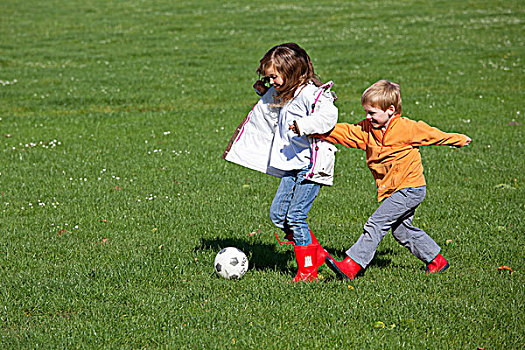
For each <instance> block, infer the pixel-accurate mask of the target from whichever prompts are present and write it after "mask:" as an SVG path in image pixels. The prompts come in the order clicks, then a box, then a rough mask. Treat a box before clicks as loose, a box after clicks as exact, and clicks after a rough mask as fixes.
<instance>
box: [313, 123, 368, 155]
mask: <svg viewBox="0 0 525 350" xmlns="http://www.w3.org/2000/svg"><path fill="white" fill-rule="evenodd" d="M363 124H364V120H362V121H361V122H359V123H357V124H348V123H337V124H336V125H335V127H334V128H333V129H332V131H330V132H328V133H326V134H323V135H314V136H315V137H317V138H320V139H322V140H325V141H328V142H331V143H338V144H340V145H343V146H346V147H351V148H360V149H363V150H364V149H365V148H366V144H365V141H364V140H365V138H364V137H365V131H364V130H363Z"/></svg>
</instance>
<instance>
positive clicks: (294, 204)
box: [270, 167, 321, 245]
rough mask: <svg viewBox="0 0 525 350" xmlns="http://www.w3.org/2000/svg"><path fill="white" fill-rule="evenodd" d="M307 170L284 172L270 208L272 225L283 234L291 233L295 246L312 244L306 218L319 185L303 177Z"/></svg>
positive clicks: (317, 192)
mask: <svg viewBox="0 0 525 350" xmlns="http://www.w3.org/2000/svg"><path fill="white" fill-rule="evenodd" d="M309 169H310V167H306V168H304V169H301V170H293V171H288V172H286V173H285V174H284V175H283V177H282V178H281V183H280V184H279V188H278V189H277V193H276V194H275V197H274V198H273V202H272V206H271V207H270V219H271V220H272V222H273V223H274V225H275V226H277V227H278V228H280V229H281V230H283V231H284V233H285V234H289V233H292V234H293V238H294V241H295V244H297V245H307V244H312V236H311V235H310V228H309V227H308V224H307V223H306V218H307V217H308V211H310V208H311V207H312V204H313V203H314V200H315V197H317V195H318V194H319V190H320V188H321V185H320V184H316V183H314V182H311V181H309V180H307V179H306V178H305V177H304V175H305V174H306V173H307V172H308V170H309Z"/></svg>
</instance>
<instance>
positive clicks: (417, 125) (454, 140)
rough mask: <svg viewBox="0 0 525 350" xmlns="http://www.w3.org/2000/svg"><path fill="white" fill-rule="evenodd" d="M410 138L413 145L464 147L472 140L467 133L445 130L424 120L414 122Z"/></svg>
mask: <svg viewBox="0 0 525 350" xmlns="http://www.w3.org/2000/svg"><path fill="white" fill-rule="evenodd" d="M410 139H411V140H412V141H411V144H412V145H413V146H431V145H444V146H455V147H464V146H468V145H469V143H470V142H471V141H472V139H471V138H470V137H468V136H467V135H463V134H458V133H447V132H443V131H441V130H439V129H438V128H435V127H432V126H430V125H428V124H427V123H425V122H423V121H418V122H414V123H413V124H412V127H411V128H410Z"/></svg>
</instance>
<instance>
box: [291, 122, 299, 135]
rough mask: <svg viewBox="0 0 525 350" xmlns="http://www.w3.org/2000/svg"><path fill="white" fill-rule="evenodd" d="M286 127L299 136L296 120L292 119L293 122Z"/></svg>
mask: <svg viewBox="0 0 525 350" xmlns="http://www.w3.org/2000/svg"><path fill="white" fill-rule="evenodd" d="M288 129H290V130H292V131H293V132H294V133H296V134H297V136H300V135H301V134H300V133H299V126H298V125H297V122H296V121H295V120H294V121H293V124H292V125H290V126H289V127H288Z"/></svg>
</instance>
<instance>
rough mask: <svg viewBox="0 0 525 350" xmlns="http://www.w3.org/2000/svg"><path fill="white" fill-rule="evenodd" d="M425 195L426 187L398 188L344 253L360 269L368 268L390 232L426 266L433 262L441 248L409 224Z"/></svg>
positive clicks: (423, 232)
mask: <svg viewBox="0 0 525 350" xmlns="http://www.w3.org/2000/svg"><path fill="white" fill-rule="evenodd" d="M425 195H426V187H425V186H421V187H413V188H404V189H401V190H399V191H397V192H395V193H394V194H392V195H391V196H390V197H388V198H387V199H385V201H384V202H383V203H382V204H381V205H380V206H379V208H377V210H376V211H375V212H374V214H372V216H371V217H370V218H369V219H368V221H367V222H366V224H365V226H364V229H363V234H362V235H361V237H359V239H358V240H357V242H356V243H355V244H354V245H353V246H352V247H351V248H350V249H348V250H347V251H346V254H347V255H348V256H349V257H350V258H352V260H354V261H355V262H356V263H358V264H359V265H360V266H361V267H363V268H365V267H367V266H368V265H369V264H370V262H371V261H372V258H373V257H374V255H375V253H376V249H377V246H378V245H379V242H381V240H382V239H383V237H384V236H385V235H386V234H387V233H388V230H390V229H392V235H393V236H394V238H395V239H396V241H397V242H398V243H399V244H401V245H402V246H404V247H406V248H408V250H410V252H411V253H412V254H414V255H415V256H416V257H417V258H419V259H420V260H422V261H423V262H424V263H425V264H428V263H429V262H431V261H432V260H434V258H435V257H436V256H437V255H438V254H439V251H440V250H441V248H440V247H439V246H438V245H437V243H436V242H434V240H433V239H432V238H430V236H429V235H428V234H426V233H425V231H423V230H422V229H420V228H418V227H415V226H413V225H412V219H413V218H414V212H415V211H416V208H417V207H418V206H419V204H420V203H421V202H422V201H423V199H425Z"/></svg>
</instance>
